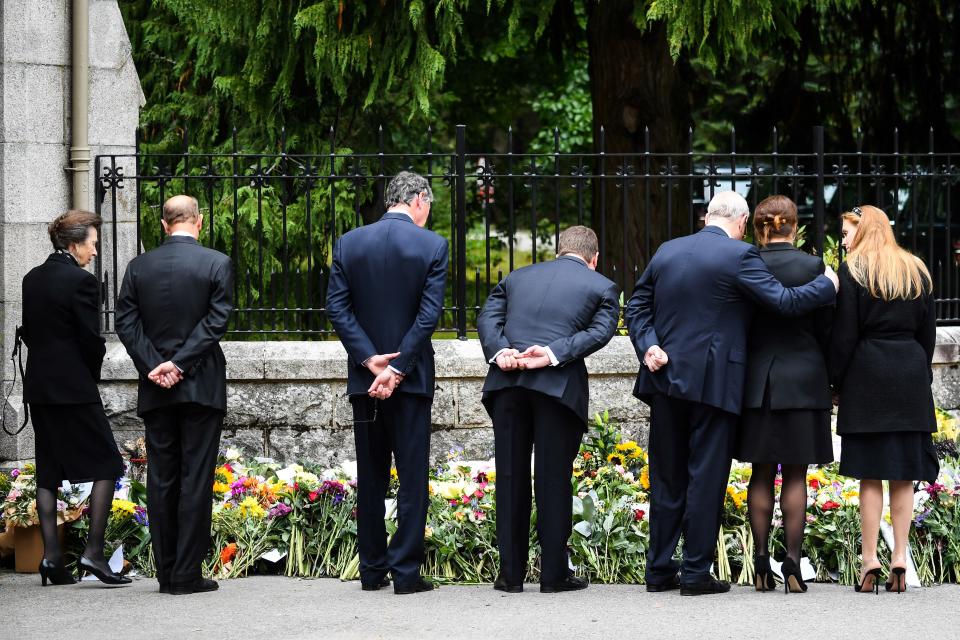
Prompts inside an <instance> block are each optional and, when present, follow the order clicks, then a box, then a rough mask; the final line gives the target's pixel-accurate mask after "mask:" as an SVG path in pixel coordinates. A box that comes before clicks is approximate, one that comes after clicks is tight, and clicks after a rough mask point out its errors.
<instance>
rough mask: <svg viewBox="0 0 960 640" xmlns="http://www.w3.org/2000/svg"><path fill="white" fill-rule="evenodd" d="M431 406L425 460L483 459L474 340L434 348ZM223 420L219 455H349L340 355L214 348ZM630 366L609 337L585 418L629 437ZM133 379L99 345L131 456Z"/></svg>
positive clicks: (642, 424) (478, 355)
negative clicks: (455, 455) (218, 354)
mask: <svg viewBox="0 0 960 640" xmlns="http://www.w3.org/2000/svg"><path fill="white" fill-rule="evenodd" d="M434 348H435V349H436V352H437V354H436V358H437V380H436V395H435V398H434V404H433V431H434V432H433V438H432V445H433V447H432V448H433V454H434V456H435V457H436V458H438V459H440V458H443V457H444V456H445V454H446V452H448V451H449V450H450V449H452V448H455V447H463V448H464V450H465V451H464V453H465V455H467V456H468V457H471V458H487V457H490V456H492V455H493V432H492V431H491V429H490V419H489V417H488V416H487V412H486V410H485V409H484V408H483V406H482V405H481V403H480V389H481V387H482V386H483V378H484V376H485V375H486V373H487V364H486V363H485V362H484V359H483V354H482V352H481V350H480V344H479V342H478V341H477V340H467V341H460V340H438V341H435V342H434ZM223 350H224V353H225V354H226V357H227V377H228V380H229V382H228V387H227V416H226V421H225V430H224V437H223V443H222V446H223V447H231V446H233V447H237V448H239V449H240V450H241V451H243V452H244V453H246V454H250V455H257V456H269V457H272V458H275V459H277V460H281V461H293V460H310V461H316V462H322V463H326V464H330V463H334V462H336V461H338V460H343V459H352V458H353V457H354V447H353V431H352V411H351V408H350V403H349V400H348V399H347V398H346V395H345V394H346V375H347V368H346V353H345V352H344V350H343V347H342V346H341V344H340V343H339V342H335V341H330V342H224V343H223ZM636 366H637V359H636V356H634V353H633V348H632V347H631V346H630V344H629V341H628V340H627V339H626V338H616V339H614V341H613V342H612V343H611V344H610V345H609V346H607V347H606V348H605V349H603V350H602V351H600V352H598V353H596V354H595V355H593V356H592V357H591V358H589V360H588V369H589V370H590V372H591V393H592V398H591V407H590V410H591V412H595V411H603V410H605V409H609V411H610V419H611V420H612V421H614V422H616V423H618V424H620V425H621V426H622V429H623V430H624V431H625V432H626V433H629V434H631V436H632V437H637V438H643V437H645V429H646V416H647V410H646V406H645V405H643V404H642V403H640V402H638V401H637V400H636V399H634V398H633V396H632V395H630V392H631V389H632V388H633V380H634V376H635V374H636ZM135 377H136V372H135V370H134V367H133V363H132V362H131V361H130V359H129V358H128V357H127V355H126V352H125V351H124V349H123V346H122V345H120V344H118V343H111V344H109V345H108V351H107V357H106V360H105V362H104V367H103V381H102V383H101V393H102V395H103V401H104V406H105V408H106V410H107V415H108V416H109V418H110V421H111V423H112V424H113V427H114V430H115V433H116V439H117V443H118V444H119V445H120V446H121V447H122V448H125V449H127V450H132V447H134V446H135V442H136V440H137V438H139V437H140V436H141V435H142V432H143V425H142V422H141V421H140V419H139V418H137V416H136V380H135Z"/></svg>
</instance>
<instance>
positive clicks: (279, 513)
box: [267, 502, 293, 519]
mask: <svg viewBox="0 0 960 640" xmlns="http://www.w3.org/2000/svg"><path fill="white" fill-rule="evenodd" d="M291 511H293V509H291V508H290V506H289V505H287V503H285V502H278V503H277V504H275V505H273V506H272V507H271V508H270V511H269V513H267V518H271V519H272V518H282V517H283V516H285V515H287V514H288V513H290V512H291Z"/></svg>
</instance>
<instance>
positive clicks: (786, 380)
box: [743, 242, 833, 410]
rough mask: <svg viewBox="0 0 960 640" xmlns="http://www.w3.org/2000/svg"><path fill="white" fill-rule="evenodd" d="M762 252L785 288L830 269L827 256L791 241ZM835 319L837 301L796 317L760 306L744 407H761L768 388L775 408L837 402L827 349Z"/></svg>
mask: <svg viewBox="0 0 960 640" xmlns="http://www.w3.org/2000/svg"><path fill="white" fill-rule="evenodd" d="M760 256H761V257H762V258H763V261H764V263H765V264H766V265H767V268H768V269H770V273H772V274H773V277H775V278H776V279H777V280H779V281H780V282H781V283H782V284H783V286H785V287H798V286H800V285H804V284H807V283H808V282H810V281H811V280H813V279H814V278H816V277H817V276H818V275H820V274H821V273H823V272H824V269H825V267H824V264H823V260H821V259H820V258H817V257H815V256H811V255H809V254H806V253H804V252H803V251H800V250H799V249H797V248H796V247H794V246H793V244H791V243H790V242H771V243H770V244H768V245H766V246H764V247H760ZM832 322H833V307H832V306H827V307H820V308H819V309H816V310H815V311H812V312H810V313H807V314H805V315H802V316H796V317H792V318H791V317H787V316H782V315H780V314H778V313H775V312H773V311H769V310H767V309H759V310H758V311H757V313H756V315H754V317H753V325H752V326H751V329H750V335H749V339H748V342H747V377H746V382H745V386H744V398H743V406H744V408H747V409H757V408H759V407H760V406H761V404H762V403H763V394H764V390H765V389H767V388H769V391H770V408H771V409H773V410H782V409H826V410H829V409H830V408H831V404H832V403H831V398H830V379H829V377H828V375H827V361H826V352H827V349H828V348H829V341H830V325H831V323H832Z"/></svg>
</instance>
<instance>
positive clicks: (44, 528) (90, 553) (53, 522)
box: [37, 480, 115, 564]
mask: <svg viewBox="0 0 960 640" xmlns="http://www.w3.org/2000/svg"><path fill="white" fill-rule="evenodd" d="M114 485H115V483H114V481H113V480H97V481H96V482H94V483H93V489H92V490H91V491H90V511H89V516H90V533H89V535H88V536H87V546H86V547H85V548H84V550H83V555H84V556H86V557H87V558H89V559H90V560H93V561H95V562H105V561H106V560H105V558H104V556H103V542H104V535H105V533H106V530H107V519H108V518H109V517H110V508H111V507H112V506H113V490H114ZM37 517H38V518H39V519H40V535H41V536H42V537H43V557H44V558H45V559H46V560H47V561H49V562H52V563H54V564H60V563H61V562H63V550H61V549H60V540H59V538H58V537H57V491H56V490H55V489H45V488H43V487H37Z"/></svg>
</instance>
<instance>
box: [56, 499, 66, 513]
mask: <svg viewBox="0 0 960 640" xmlns="http://www.w3.org/2000/svg"><path fill="white" fill-rule="evenodd" d="M66 510H67V503H66V502H64V501H63V500H57V511H66Z"/></svg>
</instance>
